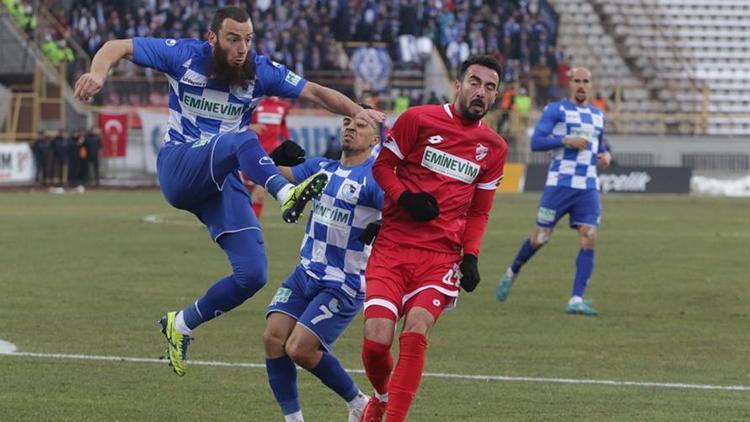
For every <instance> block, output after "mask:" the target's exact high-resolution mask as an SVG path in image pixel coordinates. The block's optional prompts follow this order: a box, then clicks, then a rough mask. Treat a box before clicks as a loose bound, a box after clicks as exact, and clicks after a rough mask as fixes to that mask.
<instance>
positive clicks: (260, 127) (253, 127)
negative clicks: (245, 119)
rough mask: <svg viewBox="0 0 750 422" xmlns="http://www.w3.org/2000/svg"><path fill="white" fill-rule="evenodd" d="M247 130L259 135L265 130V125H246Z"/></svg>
mask: <svg viewBox="0 0 750 422" xmlns="http://www.w3.org/2000/svg"><path fill="white" fill-rule="evenodd" d="M247 128H248V129H250V130H252V131H253V132H255V133H261V132H263V130H264V129H265V128H266V125H264V124H263V123H250V124H249V125H247Z"/></svg>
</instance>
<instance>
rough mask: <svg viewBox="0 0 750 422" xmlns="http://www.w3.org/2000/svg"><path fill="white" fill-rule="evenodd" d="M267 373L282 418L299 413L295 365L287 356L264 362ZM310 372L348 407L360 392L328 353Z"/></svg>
mask: <svg viewBox="0 0 750 422" xmlns="http://www.w3.org/2000/svg"><path fill="white" fill-rule="evenodd" d="M266 372H267V373H268V383H269V384H270V385H271V390H272V391H273V395H274V397H276V402H278V403H279V407H280V408H281V412H282V413H284V415H289V414H292V413H294V412H298V411H299V410H300V404H299V393H298V392H297V368H296V366H295V364H294V361H293V360H292V359H291V358H290V357H289V356H282V357H280V358H273V359H270V358H266ZM310 372H311V373H312V374H313V375H315V376H316V377H318V379H320V381H321V382H322V383H323V384H325V385H326V386H327V387H328V388H330V389H331V390H333V391H334V392H335V393H336V394H338V395H339V396H340V397H341V398H342V399H344V400H345V401H346V402H347V403H348V402H350V401H352V400H354V399H355V398H356V397H357V394H359V388H358V387H357V384H355V383H354V380H353V379H352V377H351V376H350V375H349V374H348V373H347V372H346V371H345V370H344V368H343V367H342V366H341V363H339V361H338V359H336V357H335V356H333V355H332V354H330V353H328V352H323V358H322V359H320V362H319V363H318V366H316V367H315V368H313V369H311V370H310Z"/></svg>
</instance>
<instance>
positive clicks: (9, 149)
mask: <svg viewBox="0 0 750 422" xmlns="http://www.w3.org/2000/svg"><path fill="white" fill-rule="evenodd" d="M33 180H34V160H33V158H32V155H31V148H30V147H29V144H27V143H26V142H18V143H13V144H10V143H8V144H0V184H2V183H18V182H31V181H33Z"/></svg>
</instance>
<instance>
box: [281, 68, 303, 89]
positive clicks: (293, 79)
mask: <svg viewBox="0 0 750 422" xmlns="http://www.w3.org/2000/svg"><path fill="white" fill-rule="evenodd" d="M284 80H285V81H286V82H287V83H288V84H289V85H292V86H297V85H299V82H300V81H301V80H302V77H301V76H299V75H298V74H296V73H294V72H292V71H289V73H287V74H286V78H284Z"/></svg>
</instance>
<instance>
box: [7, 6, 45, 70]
mask: <svg viewBox="0 0 750 422" xmlns="http://www.w3.org/2000/svg"><path fill="white" fill-rule="evenodd" d="M2 10H3V11H4V10H5V9H2ZM11 25H13V23H12V22H10V20H9V18H8V17H7V16H3V15H1V14H0V75H2V74H25V73H32V72H34V67H35V66H36V59H35V58H34V56H33V55H32V54H30V53H29V51H28V50H27V49H26V47H25V45H24V43H25V42H26V41H25V40H24V39H23V38H21V36H20V32H19V31H18V30H17V29H16V28H15V27H14V26H11Z"/></svg>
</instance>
